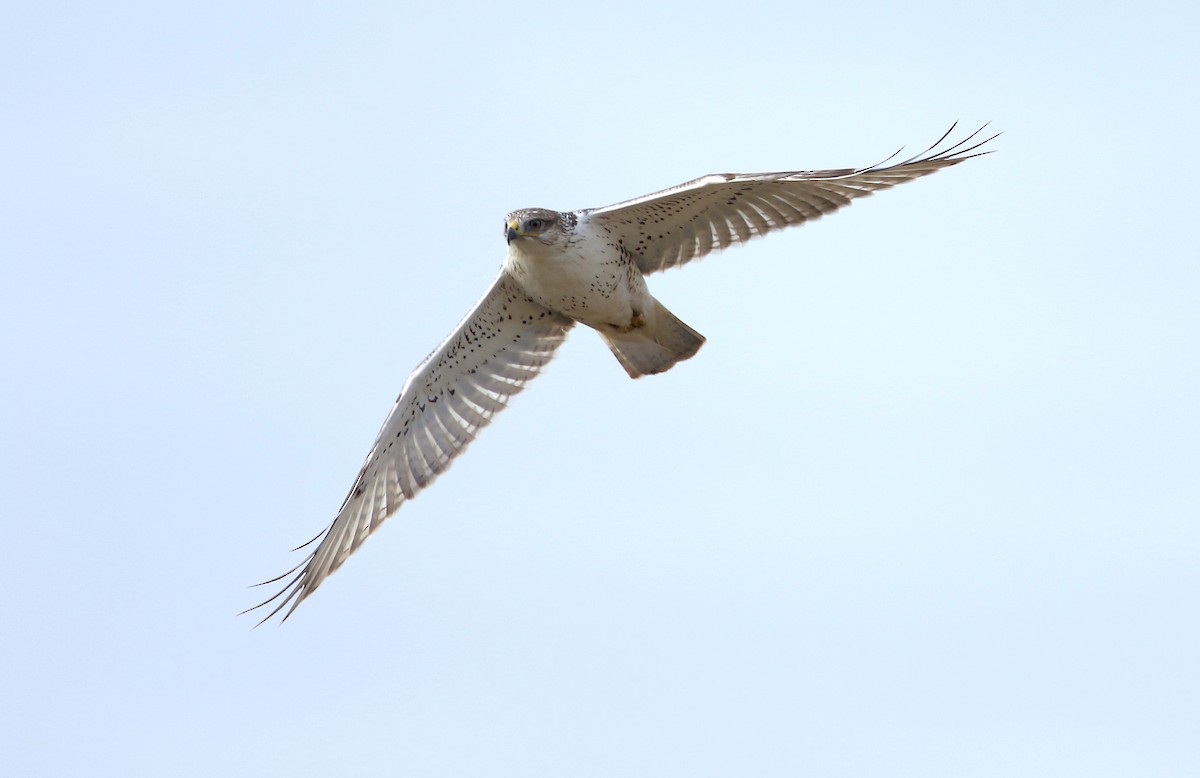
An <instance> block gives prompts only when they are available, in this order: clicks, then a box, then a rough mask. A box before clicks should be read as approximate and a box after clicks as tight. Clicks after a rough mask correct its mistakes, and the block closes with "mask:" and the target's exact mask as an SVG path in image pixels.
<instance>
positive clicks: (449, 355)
mask: <svg viewBox="0 0 1200 778" xmlns="http://www.w3.org/2000/svg"><path fill="white" fill-rule="evenodd" d="M985 127H986V125H985ZM983 129H984V128H982V127H981V128H980V129H978V130H976V131H975V132H974V133H972V134H971V135H969V136H967V137H966V138H964V139H963V140H961V141H959V142H957V143H954V144H953V145H949V146H947V147H945V148H942V146H943V144H944V143H946V142H947V138H949V136H950V134H951V133H952V132H953V131H954V127H953V126H952V127H951V128H950V130H948V131H947V132H946V133H945V134H944V135H943V136H942V137H941V138H940V139H939V140H938V142H937V143H935V144H933V145H932V146H930V147H929V148H928V149H927V150H926V151H925V152H923V153H922V154H919V155H917V156H915V157H912V158H911V159H908V160H906V161H904V162H900V163H896V164H891V165H889V164H887V163H889V162H891V160H892V159H894V158H895V157H896V155H897V154H899V152H897V153H896V154H893V155H892V156H891V157H889V158H888V159H886V160H884V162H882V163H879V164H877V165H873V166H871V167H866V168H853V169H844V170H809V171H799V172H786V173H755V174H737V173H725V174H717V175H709V176H704V177H702V178H697V179H695V180H692V181H688V182H687V183H684V184H680V185H679V186H675V187H672V188H670V189H664V190H662V191H661V192H655V193H653V194H648V195H645V196H643V197H638V198H635V199H633V200H626V201H624V202H620V203H616V204H615V205H609V206H606V207H603V208H589V209H584V210H580V211H566V212H563V211H551V210H547V209H544V208H527V209H524V210H520V211H513V212H512V213H510V214H509V215H508V216H507V217H506V219H505V222H504V238H505V240H506V241H507V243H508V254H507V256H506V257H505V259H504V265H503V266H502V267H501V269H500V275H499V277H498V278H497V279H496V280H495V282H494V283H493V284H492V286H491V288H490V289H488V291H487V292H486V293H485V294H484V295H483V298H482V299H481V300H480V301H479V302H478V303H477V304H476V305H475V307H474V309H472V310H471V312H470V313H468V314H467V316H466V318H465V319H463V320H462V322H461V323H460V324H459V325H458V327H457V328H456V329H455V330H454V332H452V333H451V334H450V336H449V337H448V338H446V340H445V341H443V342H442V344H441V345H440V346H438V348H437V349H435V350H434V352H433V353H432V354H430V355H429V356H428V357H426V358H425V361H423V362H422V363H421V364H420V365H418V366H417V368H416V369H415V370H414V371H413V372H412V374H411V375H410V376H409V377H408V380H407V381H405V382H404V387H403V388H402V389H401V390H400V396H399V397H398V398H397V399H396V402H395V404H394V405H393V406H392V410H391V413H389V414H388V416H387V420H386V421H385V422H384V424H383V429H382V430H380V432H379V435H378V437H377V438H376V439H375V443H374V445H372V446H371V451H370V453H369V454H367V459H366V462H365V463H364V464H363V466H362V469H361V470H360V471H359V473H358V477H357V478H356V479H355V481H354V485H353V487H352V488H351V489H350V493H349V494H348V495H346V499H345V500H344V501H343V502H342V507H341V508H340V509H339V510H338V513H337V517H336V518H335V519H334V520H333V523H332V524H330V525H329V526H328V527H327V528H326V529H325V530H324V531H323V532H321V533H320V534H319V535H317V537H315V538H313V539H312V540H311V541H309V542H308V543H306V544H304V546H301V547H300V548H306V547H309V546H311V545H312V544H314V543H316V546H315V548H313V549H312V552H311V553H310V554H309V555H308V557H307V558H306V559H305V560H304V561H302V562H301V563H300V564H299V565H297V566H296V567H294V568H292V569H291V570H289V571H288V572H287V573H284V574H283V575H281V576H278V577H277V578H273V579H271V580H270V581H265V582H264V584H270V583H274V582H277V581H281V580H284V579H287V581H286V584H285V585H284V586H283V588H282V589H281V590H280V591H279V592H278V593H276V594H275V596H273V597H271V598H270V599H268V600H267V601H266V602H263V603H261V604H259V605H256V606H254V607H253V608H250V609H249V610H256V609H258V608H264V607H266V606H268V605H271V604H272V603H274V608H273V609H272V610H271V611H270V612H269V613H268V614H267V615H266V617H265V618H263V620H262V621H267V620H268V619H270V618H271V617H272V616H274V615H275V614H277V613H279V612H280V611H282V610H283V609H284V608H287V611H286V612H285V613H284V615H283V619H284V620H286V619H287V618H288V617H289V616H290V615H291V614H292V613H293V612H294V611H295V609H296V607H297V606H298V605H299V604H300V603H301V602H303V601H304V600H305V598H307V597H308V596H309V595H311V594H312V593H313V592H314V591H316V589H317V587H318V586H320V585H321V583H322V582H323V581H324V580H325V579H326V578H327V577H328V576H329V575H330V574H331V573H333V572H334V571H335V570H337V569H338V568H339V567H341V566H342V563H344V562H345V561H346V559H347V558H348V557H349V556H350V555H351V554H353V553H354V552H355V551H356V550H357V549H358V547H359V546H361V545H362V543H363V541H365V540H366V539H367V537H368V536H370V535H371V533H373V532H374V531H375V530H377V529H379V526H380V525H381V524H383V522H384V521H385V520H386V519H387V518H388V517H389V516H391V515H392V514H394V513H395V512H396V511H397V510H399V509H400V507H401V506H402V505H403V504H404V502H405V501H407V500H411V499H412V498H413V497H415V496H416V495H417V493H418V492H420V491H421V490H422V489H424V488H425V487H427V486H429V484H431V483H432V482H433V480H434V479H435V478H437V476H438V475H440V474H441V473H442V472H443V471H445V470H446V468H448V467H449V466H450V463H451V462H453V461H454V458H455V457H457V456H458V455H459V454H461V453H462V452H463V450H464V449H465V448H466V447H467V445H468V444H469V443H470V442H471V441H472V440H474V439H475V436H476V435H477V434H478V433H479V431H480V430H482V429H483V428H484V427H486V426H487V425H488V424H489V423H491V421H492V418H493V417H494V416H495V415H496V414H497V413H499V412H500V411H502V410H503V409H504V407H505V406H506V405H507V404H508V401H509V400H510V399H511V398H512V397H513V396H514V395H516V394H517V393H518V392H520V391H521V390H522V389H523V388H524V387H525V384H526V383H528V382H529V381H530V380H531V379H533V378H534V377H535V376H536V375H537V374H538V373H539V372H541V370H542V368H543V367H545V365H546V363H547V362H549V361H550V359H551V358H552V357H553V356H554V352H555V351H556V350H557V349H558V347H559V346H560V345H561V344H562V342H563V340H564V339H565V338H566V337H567V333H568V332H569V331H570V330H571V328H572V327H573V326H575V325H576V324H582V325H584V326H586V327H590V328H591V329H593V330H595V331H596V332H598V333H599V334H600V337H601V338H603V339H604V342H605V343H607V344H608V347H609V348H610V349H611V350H612V352H613V354H614V355H615V356H616V358H617V361H619V362H620V363H621V366H622V367H623V368H625V371H626V372H627V373H628V374H629V375H630V377H631V378H640V377H642V376H645V375H652V374H654V373H661V372H663V371H665V370H669V369H671V367H672V366H674V365H675V364H676V363H678V362H681V361H682V360H685V359H689V358H691V357H692V356H694V355H695V354H696V352H697V351H698V350H699V349H700V347H701V346H702V345H704V336H703V335H701V334H700V333H698V332H696V330H694V329H692V328H691V327H690V326H688V325H687V324H685V323H684V322H682V321H680V320H679V318H678V317H676V316H675V315H674V314H672V313H671V312H670V311H669V310H667V308H666V307H665V306H664V305H663V304H662V303H661V302H659V301H658V300H657V299H655V297H654V296H653V295H652V294H651V293H650V290H649V288H648V287H647V286H646V276H648V275H650V274H652V273H657V272H659V271H660V270H666V269H668V268H672V267H678V266H679V265H683V264H686V263H688V262H690V261H692V260H695V259H699V258H701V257H703V256H705V255H706V254H709V253H711V252H714V251H720V250H722V249H725V248H728V247H729V246H732V245H734V244H738V243H744V242H746V241H748V240H750V239H751V238H755V237H759V236H762V235H766V234H768V233H771V232H775V231H778V230H781V229H784V228H786V227H791V226H794V225H798V224H804V223H805V222H807V221H811V220H813V219H817V218H820V217H821V216H823V215H825V214H827V213H833V212H834V211H836V210H838V209H839V208H842V207H843V206H847V205H849V204H850V203H851V202H852V201H853V200H854V199H856V198H859V197H865V196H867V195H870V194H872V193H874V192H877V191H879V190H882V189H889V188H891V187H893V186H896V185H897V184H902V183H904V182H906V181H911V180H913V179H915V178H920V177H921V176H926V175H929V174H930V173H934V172H936V171H938V170H941V169H942V168H946V167H950V166H951V165H957V164H958V163H960V162H962V161H964V160H967V159H970V158H972V157H976V156H980V155H982V154H987V153H989V152H988V151H981V150H980V148H981V147H982V146H984V145H985V144H987V143H988V142H990V141H991V140H993V139H995V138H996V137H997V136H996V135H992V136H990V137H987V138H985V139H983V140H976V139H977V138H978V137H979V135H980V134H981V133H982V131H983ZM318 541H319V542H318ZM297 550H299V549H297ZM289 605H290V607H288V606H289ZM259 623H260V624H261V623H262V622H259Z"/></svg>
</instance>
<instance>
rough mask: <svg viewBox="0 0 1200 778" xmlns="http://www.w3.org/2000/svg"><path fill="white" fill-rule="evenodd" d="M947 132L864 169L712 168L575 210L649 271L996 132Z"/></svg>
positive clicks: (966, 148) (910, 175)
mask: <svg viewBox="0 0 1200 778" xmlns="http://www.w3.org/2000/svg"><path fill="white" fill-rule="evenodd" d="M985 126H986V125H985ZM953 131H954V127H953V126H952V127H951V128H950V129H949V130H948V131H947V132H946V134H945V135H943V136H942V137H941V139H939V140H938V142H937V143H935V144H933V145H932V146H930V147H929V149H928V150H926V151H925V152H924V153H922V154H919V155H917V156H915V157H913V158H911V159H908V160H906V161H904V162H901V163H898V164H894V165H887V164H886V163H887V162H888V161H890V160H891V159H892V158H894V157H895V156H896V154H899V152H896V154H893V155H892V156H891V157H889V158H888V159H887V160H884V162H881V163H880V164H878V165H873V166H872V167H868V168H857V169H850V168H848V169H845V170H804V171H796V172H790V173H719V174H716V175H709V176H704V177H702V178H697V179H695V180H694V181H688V182H687V183H685V184H680V185H679V186H676V187H672V188H670V189H664V190H663V191H661V192H655V193H653V194H648V195H645V196H644V197H638V198H636V199H633V200H626V201H625V202H621V203H616V204H614V205H609V206H605V207H604V208H595V209H590V210H585V211H580V212H578V215H579V216H580V218H581V219H587V220H588V221H590V222H592V223H593V224H596V225H597V226H598V227H600V228H601V229H602V230H604V231H605V232H607V233H608V234H609V235H611V236H612V237H613V238H615V239H617V240H619V241H620V243H621V245H622V246H623V247H624V248H625V249H626V250H628V251H629V252H630V253H631V254H632V255H633V257H634V259H635V260H636V261H637V264H638V267H640V268H641V270H642V272H643V273H655V272H658V271H659V270H666V269H667V268H672V267H676V266H678V265H682V264H684V263H686V262H690V261H691V260H693V259H699V258H700V257H703V256H704V255H706V254H709V253H710V252H713V251H720V250H721V249H724V248H728V247H729V246H732V245H734V244H737V243H744V242H745V241H747V240H749V239H750V238H754V237H757V236H759V235H766V234H767V233H769V232H774V231H776V230H781V229H783V228H784V227H791V226H793V225H796V224H803V223H804V222H806V221H809V220H811V219H817V218H820V217H821V216H823V215H824V214H827V213H833V212H834V211H836V210H837V209H839V208H841V207H843V206H846V205H849V204H850V201H851V200H853V199H855V198H857V197H865V196H867V195H869V194H871V193H873V192H876V191H878V190H880V189H889V188H891V187H893V186H895V185H897V184H902V183H904V182H905V181H912V180H913V179H914V178H920V177H921V176H927V175H929V174H930V173H933V172H936V171H938V170H941V169H942V168H944V167H949V166H951V165H957V164H958V163H959V162H962V161H963V160H966V159H970V158H971V157H975V156H979V155H980V154H987V153H988V152H987V151H979V148H980V147H981V146H983V145H984V144H986V143H987V142H989V141H991V140H992V139H993V138H995V137H996V135H992V136H991V137H989V138H986V139H985V140H982V141H975V138H977V137H978V136H979V134H980V133H981V132H982V131H983V127H981V128H979V129H978V130H976V131H975V132H973V133H971V134H970V135H969V136H967V137H966V138H964V139H963V140H962V141H959V142H958V143H955V144H953V145H951V146H949V147H947V148H944V149H939V147H940V146H942V144H943V143H944V142H945V141H946V139H947V138H948V137H949V136H950V133H951V132H953ZM972 141H975V142H972Z"/></svg>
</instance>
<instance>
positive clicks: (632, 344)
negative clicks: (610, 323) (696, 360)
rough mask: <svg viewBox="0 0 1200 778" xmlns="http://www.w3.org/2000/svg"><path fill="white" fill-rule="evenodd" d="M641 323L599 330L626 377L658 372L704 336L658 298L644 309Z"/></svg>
mask: <svg viewBox="0 0 1200 778" xmlns="http://www.w3.org/2000/svg"><path fill="white" fill-rule="evenodd" d="M645 318H646V320H645V323H644V324H643V325H642V326H640V327H635V328H634V329H631V330H629V331H627V332H620V331H617V330H610V331H607V332H605V331H601V332H600V335H601V337H603V338H604V342H605V343H607V344H608V347H609V348H610V349H612V352H613V355H614V356H616V358H617V360H618V361H619V362H620V363H621V367H623V368H625V372H627V373H629V377H630V378H641V377H642V376H644V375H652V374H654V373H662V372H665V371H667V370H670V369H671V367H672V366H674V365H675V363H676V362H682V361H683V360H685V359H688V358H689V357H691V356H693V355H695V353H696V352H697V351H699V350H700V347H701V346H703V345H704V336H703V335H701V334H700V333H699V332H696V331H695V330H694V329H692V328H691V327H689V326H687V325H686V324H684V323H683V322H682V321H680V320H679V318H678V317H676V316H675V314H673V313H671V312H670V311H668V310H667V309H666V308H665V307H663V304H662V303H660V302H659V301H658V300H653V307H652V310H649V311H647V312H646V313H645Z"/></svg>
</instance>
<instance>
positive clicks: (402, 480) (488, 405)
mask: <svg viewBox="0 0 1200 778" xmlns="http://www.w3.org/2000/svg"><path fill="white" fill-rule="evenodd" d="M572 324H574V322H573V321H571V319H568V318H567V317H565V316H562V315H561V314H558V313H555V312H554V311H551V310H550V309H548V308H545V307H543V306H541V305H539V304H538V303H536V302H534V301H533V300H531V299H529V297H528V295H526V294H525V293H524V291H522V290H521V287H520V286H519V285H518V284H517V283H516V282H515V281H513V279H512V278H511V277H510V276H509V275H508V273H507V272H505V271H501V273H500V277H499V278H498V279H497V280H496V283H495V284H493V286H492V288H491V289H490V290H489V291H488V293H487V294H486V295H484V297H483V299H482V300H480V301H479V304H478V305H476V306H475V309H474V310H473V311H471V313H469V314H468V315H467V317H466V318H465V319H463V321H462V323H461V324H459V325H458V329H456V330H455V331H454V332H453V334H451V335H450V337H449V338H447V339H446V341H445V342H444V343H442V345H441V346H439V347H438V349H437V350H436V351H434V352H433V353H432V354H430V355H429V356H428V357H427V358H426V359H425V361H424V362H422V363H421V364H420V365H419V366H418V367H417V369H416V370H414V371H413V373H412V375H410V376H409V377H408V380H407V381H405V382H404V388H403V389H401V390H400V396H399V397H398V398H397V399H396V404H395V405H394V406H393V407H392V412H391V413H390V414H388V417H387V421H385V422H384V424H383V429H382V430H380V432H379V437H378V438H376V440H375V445H373V446H372V447H371V453H370V454H368V455H367V461H366V463H364V464H363V467H362V470H361V471H360V472H359V474H358V479H357V480H356V481H355V482H354V487H353V488H352V489H351V490H350V493H349V494H348V495H347V496H346V500H345V502H343V503H342V507H341V509H340V510H339V511H338V514H337V518H335V519H334V520H333V523H332V524H330V525H329V527H328V528H327V529H326V530H325V531H324V532H323V533H321V534H320V535H318V536H317V537H316V538H313V539H312V540H311V541H309V543H306V544H305V546H308V545H310V544H311V543H317V541H318V540H319V541H320V542H319V543H317V546H316V548H315V549H314V550H313V552H312V553H311V554H310V555H309V556H308V558H307V559H306V560H305V561H303V562H301V563H300V564H299V565H297V566H296V567H294V568H292V569H291V570H289V571H288V572H287V573H284V574H283V575H281V576H279V577H278V578H273V579H271V580H270V581H266V582H265V583H267V584H270V583H274V582H275V581H280V580H283V579H287V583H286V585H285V586H284V588H283V589H282V590H281V591H279V592H278V593H277V594H276V595H275V596H274V597H271V599H269V600H267V601H266V602H263V603H261V604H259V605H256V606H254V608H250V610H255V609H257V608H262V607H264V606H267V605H269V604H271V603H273V602H276V601H277V600H278V602H276V604H275V607H274V609H272V610H271V612H270V613H268V614H267V615H266V617H265V618H264V619H263V621H266V620H267V619H269V618H271V617H272V616H274V615H275V614H276V613H279V612H280V611H281V610H282V609H283V608H284V607H286V606H287V605H288V604H289V603H291V607H290V608H288V610H287V613H286V614H284V619H287V617H288V616H290V615H291V613H292V611H294V610H295V609H296V606H298V605H299V604H300V603H301V602H303V601H304V598H305V597H308V595H310V594H312V593H313V591H314V590H315V589H316V588H317V587H318V586H320V585H321V582H322V581H324V580H325V578H326V577H327V576H328V575H330V574H331V573H332V572H333V571H335V570H337V569H338V568H339V567H341V565H342V563H343V562H345V561H346V558H347V557H349V556H350V555H351V554H353V553H354V552H355V551H356V550H357V549H358V547H359V546H361V545H362V543H363V541H364V540H366V539H367V536H368V535H370V534H371V533H372V532H374V531H375V530H376V529H378V528H379V525H380V524H382V523H383V522H384V520H385V519H387V518H388V517H389V516H391V515H392V514H393V513H395V512H396V511H397V510H399V508H400V506H401V505H402V504H403V503H404V501H405V500H411V499H412V498H413V497H414V496H416V494H417V492H419V491H421V490H422V489H424V488H425V487H426V486H428V485H429V484H430V483H432V482H433V479H435V478H436V477H437V476H438V475H439V474H440V473H442V471H444V470H445V469H446V468H447V467H449V466H450V463H451V462H452V461H453V460H454V458H455V457H456V456H458V455H459V454H460V453H462V451H463V449H465V448H466V447H467V444H468V443H470V442H471V441H472V440H474V439H475V435H476V434H477V433H478V432H479V430H481V429H483V428H484V427H486V426H487V425H488V424H489V423H490V422H491V420H492V417H493V416H494V415H495V414H496V413H498V412H499V411H501V410H502V409H503V408H504V407H505V405H506V404H507V403H508V400H509V398H510V397H512V396H513V395H515V394H516V393H517V392H519V391H521V389H522V388H523V387H524V386H525V384H526V382H528V381H529V380H530V379H531V378H533V377H534V376H536V375H537V374H538V373H539V372H540V371H541V369H542V367H544V366H545V364H546V363H547V362H549V361H550V359H551V358H552V357H553V356H554V351H555V349H557V348H558V346H559V345H560V344H561V343H562V342H563V340H564V339H565V338H566V335H567V331H568V330H570V329H571V325H572ZM303 547H304V546H301V548H303ZM289 576H290V578H289ZM259 623H262V622H259Z"/></svg>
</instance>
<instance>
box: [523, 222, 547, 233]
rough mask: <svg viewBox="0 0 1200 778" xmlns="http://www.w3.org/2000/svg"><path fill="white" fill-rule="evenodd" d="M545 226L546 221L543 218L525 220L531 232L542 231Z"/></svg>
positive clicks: (526, 227) (526, 226)
mask: <svg viewBox="0 0 1200 778" xmlns="http://www.w3.org/2000/svg"><path fill="white" fill-rule="evenodd" d="M543 226H545V222H543V221H542V220H541V219H530V220H529V221H527V222H525V229H526V230H528V231H529V232H540V231H541V229H542V227H543Z"/></svg>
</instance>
